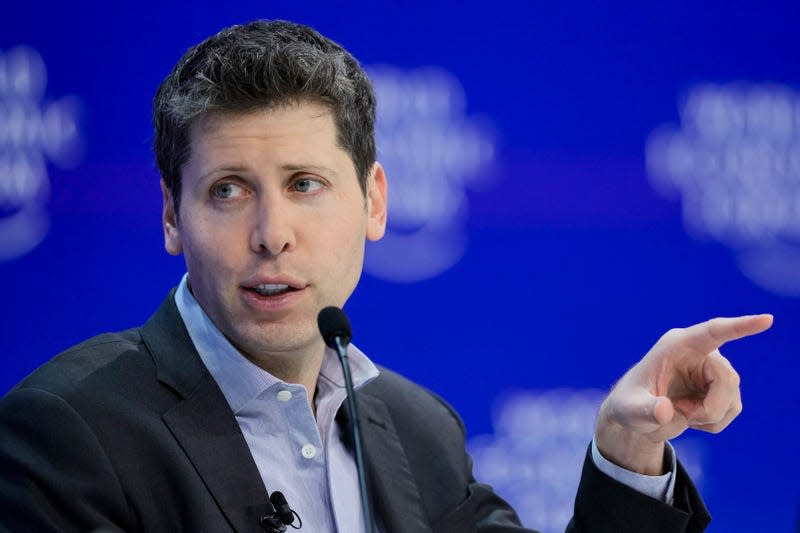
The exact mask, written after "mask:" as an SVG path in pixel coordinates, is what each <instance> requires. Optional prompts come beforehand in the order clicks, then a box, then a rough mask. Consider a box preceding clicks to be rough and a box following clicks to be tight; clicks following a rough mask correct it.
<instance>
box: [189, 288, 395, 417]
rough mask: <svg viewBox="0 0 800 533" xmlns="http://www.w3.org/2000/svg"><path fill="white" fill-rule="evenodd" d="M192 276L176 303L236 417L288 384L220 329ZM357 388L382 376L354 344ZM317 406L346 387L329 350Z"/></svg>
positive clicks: (351, 348) (351, 356) (352, 366)
mask: <svg viewBox="0 0 800 533" xmlns="http://www.w3.org/2000/svg"><path fill="white" fill-rule="evenodd" d="M188 281H189V275H188V274H184V276H183V278H182V279H181V282H180V284H179V285H178V289H177V290H176V291H175V304H176V305H177V307H178V312H179V313H180V315H181V318H182V319H183V322H184V324H185V325H186V329H187V331H188V332H189V337H190V338H191V339H192V342H193V343H194V346H195V349H197V353H198V354H199V355H200V359H201V360H202V361H203V364H204V365H205V366H206V368H208V371H209V372H210V373H211V375H212V377H213V378H214V380H215V381H216V382H217V384H218V385H219V388H220V389H221V390H222V394H223V395H224V396H225V399H226V400H228V404H229V405H230V407H231V410H232V411H233V413H234V414H236V413H238V412H239V411H240V410H241V409H242V407H244V406H245V405H246V404H247V403H248V402H249V401H251V400H253V399H255V398H256V397H257V396H259V395H260V394H262V393H263V392H264V391H265V390H267V389H268V388H270V387H272V386H274V385H276V384H285V383H284V382H283V381H282V380H280V379H278V378H276V377H275V376H273V375H272V374H270V373H269V372H267V371H266V370H263V369H262V368H260V367H258V366H256V365H255V364H253V363H252V362H251V361H250V360H249V359H247V358H246V357H244V356H243V355H242V354H241V352H239V350H237V349H236V347H235V346H233V344H231V342H230V341H229V340H228V339H227V338H226V337H225V335H223V334H222V332H221V331H220V330H219V329H217V327H216V326H215V325H214V323H213V322H212V321H211V319H210V318H209V317H208V315H207V314H206V313H205V311H203V308H202V307H200V304H199V303H198V302H197V300H196V299H195V298H194V295H192V292H191V291H190V290H189V283H188ZM347 354H348V359H349V360H350V372H351V374H352V378H353V386H354V387H355V388H359V387H361V386H363V385H365V384H367V383H368V382H370V381H372V380H373V379H375V378H376V377H377V376H378V373H379V371H378V368H377V367H376V366H375V365H374V364H373V363H372V361H370V360H369V358H368V357H367V356H366V355H365V354H364V353H363V352H362V351H361V350H359V349H358V348H356V347H355V346H354V345H352V344H351V345H350V346H349V348H348V351H347ZM317 387H318V390H317V398H316V400H317V403H319V402H320V401H323V400H324V397H325V396H327V395H328V394H329V393H331V392H333V391H334V390H336V389H340V388H344V375H343V373H342V367H341V364H340V363H339V361H338V357H337V355H336V354H335V353H334V352H333V350H331V349H329V348H326V349H325V355H324V356H323V360H322V367H321V368H320V376H319V378H318V380H317Z"/></svg>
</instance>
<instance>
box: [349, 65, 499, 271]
mask: <svg viewBox="0 0 800 533" xmlns="http://www.w3.org/2000/svg"><path fill="white" fill-rule="evenodd" d="M369 73H370V78H371V79H372V81H373V83H374V85H375V92H376V94H377V97H378V120H377V126H376V137H377V145H378V160H379V161H380V162H381V163H382V164H383V165H384V167H385V169H386V172H387V175H388V177H389V222H388V227H387V231H386V235H385V237H384V238H383V239H382V240H381V241H380V242H379V243H378V244H376V245H374V246H369V247H368V249H367V255H366V259H365V265H364V268H365V270H366V271H367V272H369V273H370V274H372V275H374V276H376V277H380V278H383V279H386V280H390V281H401V282H411V281H419V280H423V279H428V278H432V277H434V276H436V275H438V274H440V273H442V272H444V271H446V270H447V269H449V268H450V267H452V266H453V265H455V264H456V262H458V260H459V259H461V257H463V255H464V252H465V250H466V246H467V235H466V217H467V197H466V188H467V187H469V186H472V187H475V186H480V185H482V186H486V185H487V183H488V176H487V175H486V174H481V173H480V172H481V171H482V170H485V169H486V167H487V165H488V163H490V162H491V161H492V159H493V157H494V141H493V135H492V129H491V127H490V125H489V124H488V123H486V122H485V121H482V120H480V119H478V118H475V117H468V116H466V114H465V96H464V89H463V87H462V86H461V84H460V83H459V81H458V80H457V79H456V78H455V77H454V76H453V75H452V74H450V73H448V72H446V71H444V70H441V69H438V68H425V69H419V70H413V71H403V70H399V69H395V68H391V67H373V68H370V69H369Z"/></svg>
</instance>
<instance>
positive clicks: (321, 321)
mask: <svg viewBox="0 0 800 533" xmlns="http://www.w3.org/2000/svg"><path fill="white" fill-rule="evenodd" d="M317 325H318V326H319V332H320V333H321V334H322V338H323V339H324V340H325V344H327V345H328V347H330V348H331V349H333V350H334V351H335V352H336V355H338V356H339V361H340V362H341V363H342V374H344V386H345V389H346V390H347V408H348V409H349V410H350V428H351V430H352V437H353V452H354V455H355V459H356V469H357V470H358V488H359V489H360V491H361V510H362V512H363V514H364V528H365V531H366V532H367V533H373V531H374V528H373V522H372V500H371V499H370V497H369V487H367V470H366V468H365V467H364V453H363V451H362V449H363V445H362V443H361V427H360V425H359V423H358V411H357V410H356V393H355V391H354V390H353V379H352V378H351V377H350V363H349V360H348V358H347V345H348V344H350V339H351V338H353V333H352V331H351V329H350V321H349V320H348V319H347V315H345V314H344V311H342V310H341V309H339V308H338V307H332V306H331V307H326V308H325V309H323V310H322V311H320V312H319V315H318V316H317Z"/></svg>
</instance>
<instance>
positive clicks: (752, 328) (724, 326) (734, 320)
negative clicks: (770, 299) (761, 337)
mask: <svg viewBox="0 0 800 533" xmlns="http://www.w3.org/2000/svg"><path fill="white" fill-rule="evenodd" d="M772 320H773V317H772V315H770V314H762V315H745V316H737V317H730V318H728V317H724V318H723V317H720V318H712V319H711V320H707V321H705V322H701V323H699V324H695V325H694V326H690V327H688V328H686V329H685V330H684V335H685V337H684V341H685V342H686V343H687V344H689V346H691V347H692V348H694V349H696V350H697V351H699V352H701V353H703V354H707V353H711V352H713V351H714V350H716V349H718V348H719V347H720V346H722V345H723V344H725V343H726V342H729V341H732V340H736V339H741V338H742V337H748V336H750V335H755V334H756V333H761V332H762V331H764V330H766V329H768V328H769V327H770V326H771V325H772Z"/></svg>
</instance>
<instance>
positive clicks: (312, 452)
mask: <svg viewBox="0 0 800 533" xmlns="http://www.w3.org/2000/svg"><path fill="white" fill-rule="evenodd" d="M301 453H302V454H303V457H305V458H306V459H313V458H314V457H316V455H317V448H316V447H315V446H314V445H313V444H306V445H305V446H303V449H302V450H301Z"/></svg>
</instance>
